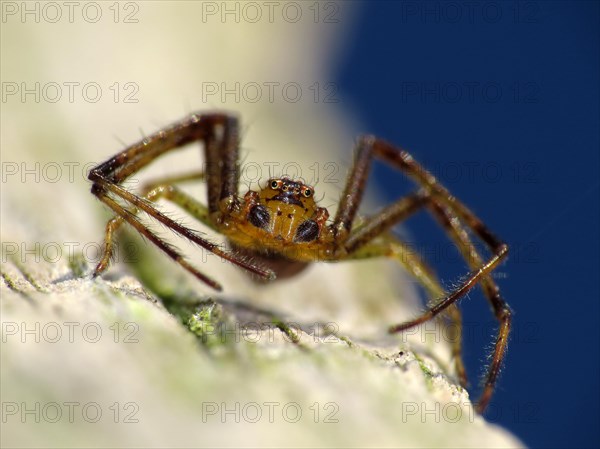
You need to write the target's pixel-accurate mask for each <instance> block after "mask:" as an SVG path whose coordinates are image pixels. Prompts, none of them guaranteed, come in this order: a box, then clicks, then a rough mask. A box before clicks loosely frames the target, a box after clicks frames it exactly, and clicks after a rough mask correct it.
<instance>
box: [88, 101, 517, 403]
mask: <svg viewBox="0 0 600 449" xmlns="http://www.w3.org/2000/svg"><path fill="white" fill-rule="evenodd" d="M239 140H240V138H239V123H238V119H237V117H235V116H233V115H229V114H225V113H196V114H192V115H190V116H188V117H186V118H185V119H183V120H181V121H179V122H176V123H174V124H173V125H171V126H169V127H166V128H164V129H162V130H160V131H158V132H156V133H155V134H153V135H151V136H149V137H147V138H145V139H143V140H142V141H140V142H138V143H136V144H134V145H131V146H130V147H128V148H126V149H125V150H123V151H122V152H120V153H118V154H117V155H115V156H113V157H111V158H110V159H108V160H107V161H106V162H104V163H102V164H100V165H98V166H96V167H95V168H93V169H92V170H91V171H90V173H89V179H90V180H91V181H92V182H93V186H92V193H93V194H94V195H95V196H96V197H98V198H99V199H100V200H101V201H102V202H103V203H105V204H106V205H107V206H108V207H109V208H110V209H112V210H113V211H114V212H115V213H116V216H115V217H114V218H113V219H111V220H110V221H109V222H108V224H107V226H106V231H105V240H104V245H103V255H102V258H101V259H100V261H99V263H98V265H97V266H96V268H95V270H94V272H93V276H94V277H95V276H98V275H100V274H101V273H103V272H104V271H105V270H106V269H107V267H108V266H109V263H110V260H111V256H112V255H113V251H114V249H113V248H114V239H115V238H114V236H115V232H116V231H117V230H118V228H119V227H120V226H121V224H123V223H124V222H127V223H128V224H129V225H131V226H132V227H133V228H134V229H136V230H137V231H138V232H139V233H140V234H142V235H143V236H144V237H146V238H147V239H148V240H150V241H151V242H152V243H154V244H155V245H156V246H157V247H158V248H159V249H160V250H162V251H163V252H164V253H165V254H166V255H167V256H169V257H170V258H171V259H173V260H174V261H175V262H176V263H178V264H179V265H181V266H182V267H183V268H185V269H186V270H187V271H189V272H190V273H192V274H193V275H194V276H195V277H196V278H198V279H199V280H200V281H202V282H204V283H205V284H207V285H209V286H210V287H212V288H213V289H216V290H221V289H222V287H221V285H220V284H219V283H218V282H217V281H215V280H213V279H212V278H210V277H209V276H207V275H205V274H204V273H202V272H201V271H199V270H198V269H197V268H196V267H194V266H193V265H192V264H190V263H189V262H187V261H186V259H184V257H183V256H182V255H181V254H180V252H179V251H178V250H177V249H176V248H174V247H173V246H171V245H170V244H168V243H166V242H165V241H164V240H162V239H161V238H160V237H158V236H157V235H156V234H155V233H154V232H153V231H152V230H151V229H149V228H148V227H147V226H146V225H145V224H144V223H143V222H142V221H140V219H139V218H138V215H137V214H138V212H139V211H143V212H145V213H146V214H148V215H149V216H150V217H153V218H154V219H156V220H158V221H159V222H160V223H162V224H164V225H165V226H167V227H168V228H170V229H172V230H173V231H174V232H176V233H177V234H179V235H180V236H182V237H184V238H186V239H189V240H190V241H191V242H193V243H195V244H197V245H199V246H200V247H201V248H204V249H206V250H208V251H210V252H212V253H214V254H216V255H217V256H219V257H221V258H223V259H225V260H227V261H229V262H231V263H233V264H235V265H237V266H239V267H241V268H243V269H244V270H247V271H248V272H250V273H252V274H254V275H255V276H258V278H260V279H263V280H274V279H275V278H277V277H279V278H281V277H286V276H292V275H293V274H295V273H297V272H298V271H300V270H302V269H303V268H304V267H306V266H307V265H308V264H310V263H312V262H316V261H326V262H336V261H343V260H357V259H367V258H374V257H389V258H392V259H395V260H397V261H398V262H399V263H401V264H402V265H403V266H404V267H405V268H406V269H407V270H408V271H409V273H410V274H411V275H412V276H414V277H415V278H416V279H417V280H418V281H419V282H420V283H421V284H422V285H423V286H424V288H425V289H426V290H427V291H428V293H429V295H430V296H431V297H432V298H437V300H436V301H435V305H434V306H432V307H430V308H428V309H427V310H426V311H425V312H424V313H423V314H422V315H420V316H418V317H416V318H414V319H413V320H411V321H408V322H405V323H402V324H398V325H394V326H391V327H390V328H389V329H388V331H389V332H390V333H396V332H402V331H405V330H407V329H409V328H412V327H413V326H417V325H419V324H422V323H424V322H426V321H429V320H431V319H433V318H434V317H438V316H440V314H441V313H442V312H447V313H448V316H449V317H450V318H451V319H452V320H453V321H454V322H455V324H457V325H458V326H457V329H458V331H457V334H458V335H457V338H456V339H454V341H453V343H452V355H453V358H454V361H455V367H456V372H457V376H458V378H459V381H460V383H461V384H462V385H463V386H465V385H466V382H467V377H466V372H465V368H464V365H463V362H462V357H461V338H460V337H461V327H460V324H461V315H460V312H459V311H458V308H457V307H456V303H457V301H458V300H459V299H460V298H461V297H462V296H464V295H465V293H466V292H467V291H469V290H470V289H471V288H473V287H474V286H475V285H476V284H478V283H479V284H480V285H481V287H482V289H483V292H484V294H485V296H486V298H487V300H488V301H489V302H490V304H491V307H492V309H493V313H494V315H495V317H496V319H497V320H498V322H499V328H498V333H497V337H496V342H495V345H494V349H493V352H492V354H491V362H490V364H489V367H488V369H487V373H486V374H485V377H484V381H483V387H482V392H481V395H480V398H479V400H478V401H477V410H478V411H479V412H480V413H483V411H484V410H485V408H486V407H487V405H488V404H489V402H490V399H491V397H492V394H493V392H494V388H495V384H496V380H497V377H498V373H499V371H500V367H501V365H502V361H503V359H504V356H505V353H506V348H507V343H508V335H509V331H510V327H511V310H510V308H509V307H508V304H507V303H506V302H505V301H504V299H503V298H502V297H501V295H500V291H499V289H498V286H497V285H496V282H495V281H494V279H493V277H492V276H491V272H492V271H493V270H494V269H495V268H496V267H497V266H498V265H499V263H500V262H501V261H502V260H503V259H504V258H505V256H506V254H507V252H508V246H507V245H506V244H505V243H503V242H502V241H500V240H499V239H498V238H497V237H495V236H494V234H492V233H491V232H490V231H489V230H488V228H487V227H486V226H485V225H484V224H483V223H482V221H481V220H480V219H479V218H477V217H476V216H475V214H473V212H471V211H470V210H469V209H468V208H467V207H466V206H465V205H464V204H463V203H462V202H460V201H459V200H458V199H456V198H455V197H454V196H452V195H451V194H450V192H449V191H448V190H447V189H446V188H445V187H444V186H443V185H442V184H440V182H438V181H437V180H436V178H435V177H434V176H433V175H432V174H431V173H429V172H428V171H426V170H425V169H424V168H422V167H421V165H419V164H418V163H417V162H416V161H415V160H414V159H413V158H412V156H411V155H410V154H409V153H408V152H406V151H405V150H402V149H401V148H398V147H396V146H393V145H391V144H390V143H387V142H386V141H384V140H382V139H379V138H376V137H374V136H368V135H367V136H362V137H360V138H359V139H358V141H357V145H356V151H355V159H354V162H353V165H352V168H351V169H350V172H349V174H348V178H347V181H346V185H345V188H344V191H343V194H342V197H341V200H340V203H339V206H338V208H337V211H336V214H335V217H334V218H333V221H332V222H329V223H328V218H329V213H328V211H327V209H325V208H323V207H318V205H317V203H316V201H315V199H314V189H313V188H312V187H311V186H309V185H306V184H304V183H303V182H301V181H298V180H293V179H289V178H287V177H280V178H271V179H269V180H268V182H267V184H266V185H265V186H264V187H262V188H261V189H260V190H259V191H253V190H249V191H248V192H247V193H246V194H245V195H244V196H243V197H240V196H239V195H238V183H239V176H240V170H239V164H238V152H239ZM195 141H198V142H201V143H202V144H203V147H204V154H205V160H206V170H204V171H197V172H194V173H191V174H188V175H182V176H178V177H171V178H165V179H162V180H158V181H156V182H153V183H150V184H147V185H146V186H145V187H144V188H143V189H142V194H141V196H138V195H135V194H134V193H132V192H130V191H129V190H127V189H126V188H124V187H123V186H122V185H121V184H122V183H123V181H125V180H126V179H127V178H128V177H129V176H131V175H133V174H134V173H136V172H137V171H139V170H140V169H142V168H143V167H145V166H146V165H148V164H149V163H151V162H152V161H154V160H155V159H157V158H158V157H159V156H161V155H163V154H165V153H167V152H169V151H171V150H175V149H178V148H180V147H182V146H185V145H186V144H188V143H191V142H195ZM374 158H379V159H381V160H382V161H384V162H387V163H388V164H390V165H392V166H393V167H395V168H396V169H398V170H399V171H401V172H403V173H404V174H405V175H407V176H408V177H409V178H412V180H413V181H415V182H416V184H417V185H418V186H419V188H417V189H416V190H415V191H414V192H413V193H411V194H409V195H407V196H405V197H402V198H400V199H398V200H396V201H395V202H394V203H392V204H391V205H389V206H387V207H386V208H384V209H383V210H382V211H380V212H379V213H377V214H376V215H374V216H371V217H368V218H366V219H365V220H364V221H363V222H362V223H361V224H359V225H357V220H355V219H356V218H357V212H358V208H359V205H360V203H361V200H362V198H363V193H364V190H365V186H366V183H367V177H368V174H369V169H370V166H371V163H372V161H373V159H374ZM194 180H195V181H206V183H207V191H208V195H207V196H208V198H207V205H204V204H202V203H200V202H199V201H197V200H196V199H194V198H192V197H191V196H189V195H188V194H186V193H185V192H184V191H182V190H181V189H179V188H178V187H177V186H176V184H178V183H181V182H184V181H194ZM161 198H162V199H167V200H170V201H171V202H173V203H174V204H176V205H177V206H178V207H180V208H182V209H183V210H185V211H187V212H188V213H190V214H191V215H192V216H193V217H195V218H196V219H197V220H199V221H200V222H202V223H203V224H205V225H206V226H208V227H209V228H211V229H213V230H214V231H216V232H219V233H221V234H223V235H224V236H225V237H226V239H227V241H228V242H229V244H230V246H231V247H232V249H231V250H226V249H224V248H223V247H222V246H220V245H217V244H215V243H212V242H210V241H209V240H206V239H205V238H204V237H201V236H200V235H199V234H198V233H197V232H195V231H193V230H191V229H189V228H187V227H185V226H183V225H182V224H180V223H178V222H177V221H174V220H173V219H171V218H169V217H168V216H167V215H165V214H164V213H162V212H160V211H159V210H158V209H156V208H155V207H154V206H153V204H152V203H153V202H155V201H157V200H159V199H161ZM122 203H125V205H122ZM420 209H427V210H428V211H429V212H430V213H431V214H432V215H433V217H434V218H435V219H436V220H437V221H438V222H439V223H440V225H441V226H442V227H443V229H444V230H445V231H446V232H447V234H448V236H449V238H450V239H451V240H452V241H453V242H454V244H455V245H456V246H457V248H458V249H459V251H460V252H461V254H462V256H463V257H464V258H465V259H466V261H467V263H468V264H469V266H470V269H471V270H472V271H471V272H470V273H469V274H468V276H467V277H466V278H465V280H463V281H461V284H460V285H459V286H458V287H456V288H455V289H453V290H452V291H446V290H445V289H444V288H443V287H442V286H441V285H440V283H439V281H438V280H437V278H436V276H435V275H434V274H433V271H432V270H431V268H429V267H428V266H427V265H426V264H425V262H424V261H423V260H422V259H421V258H420V257H419V256H418V255H417V254H415V253H414V252H413V251H410V250H409V248H408V246H407V244H406V243H405V242H403V241H402V240H400V239H399V238H398V237H397V236H395V235H394V234H392V233H391V228H392V227H393V226H395V225H396V224H398V223H399V222H401V221H403V220H405V219H407V218H408V217H409V216H411V215H412V214H414V213H415V212H417V211H418V210H420ZM472 234H474V235H475V236H477V237H478V238H479V239H481V241H483V242H484V243H485V244H486V246H487V247H488V248H489V250H490V252H491V256H490V257H489V258H488V259H487V260H485V259H483V257H482V256H481V255H480V254H479V252H478V250H477V249H476V247H475V245H474V243H473V241H472V240H471V235H472Z"/></svg>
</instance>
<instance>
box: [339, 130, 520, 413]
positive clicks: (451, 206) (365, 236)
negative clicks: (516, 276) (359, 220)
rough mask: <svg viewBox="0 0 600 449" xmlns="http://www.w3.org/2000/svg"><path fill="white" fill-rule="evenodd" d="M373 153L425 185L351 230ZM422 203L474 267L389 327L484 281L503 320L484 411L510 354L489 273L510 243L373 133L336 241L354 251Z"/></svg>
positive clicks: (363, 142)
mask: <svg viewBox="0 0 600 449" xmlns="http://www.w3.org/2000/svg"><path fill="white" fill-rule="evenodd" d="M373 157H378V158H380V159H382V160H383V161H385V162H388V163H389V164H391V165H393V166H394V167H396V168H397V169H399V170H400V171H402V172H404V173H405V174H406V175H407V176H408V177H410V178H412V179H413V180H415V181H416V182H417V183H418V184H419V185H420V186H421V190H419V191H418V192H417V193H415V194H413V195H412V196H409V197H407V198H404V199H401V200H398V201H397V202H396V203H394V204H392V205H391V206H389V207H388V208H386V209H385V210H384V211H383V212H381V213H380V214H378V215H376V216H374V217H372V218H371V219H369V220H368V221H367V222H366V223H365V224H364V225H363V226H361V227H360V228H359V229H357V230H356V231H352V223H353V221H354V218H355V217H356V213H357V211H358V206H359V204H360V201H361V199H362V195H363V192H364V188H365V185H366V181H367V177H368V174H369V169H370V164H371V161H372V159H373ZM424 206H426V207H428V208H429V209H430V210H431V211H432V212H433V215H434V216H435V217H436V219H438V221H439V222H440V223H441V224H442V226H443V227H444V229H445V230H446V231H448V233H449V234H450V236H451V238H452V239H453V240H454V242H455V243H456V244H457V246H458V247H459V249H460V251H461V253H462V254H463V255H468V256H469V257H468V261H469V264H470V265H471V267H472V268H473V270H474V271H473V272H471V273H470V274H469V276H468V277H467V279H466V280H465V281H463V282H462V283H461V285H460V286H458V288H456V289H455V290H454V291H452V292H450V294H449V295H447V296H445V297H443V298H441V299H440V300H439V301H438V302H437V304H435V305H434V306H433V307H432V308H430V309H429V310H428V311H427V312H425V313H424V314H423V315H421V316H420V317H418V318H416V319H414V320H412V321H410V322H408V323H404V324H401V325H397V326H393V327H391V328H390V332H401V331H403V330H406V329H409V328H411V327H413V326H417V325H419V324H421V323H424V322H425V321H428V320H430V319H432V318H433V317H435V316H437V315H438V314H440V313H441V312H443V311H444V310H447V309H448V307H450V306H452V305H453V304H455V303H456V302H457V301H458V300H459V299H460V298H461V297H462V296H464V295H465V293H466V292H468V291H469V290H470V289H471V288H473V287H474V286H475V285H476V284H477V283H478V282H481V283H482V286H483V290H484V293H485V295H486V298H487V299H488V300H489V301H490V303H491V305H492V308H493V310H494V314H495V316H496V318H497V320H498V321H499V323H500V328H499V330H498V336H497V339H496V344H495V349H494V353H493V356H492V362H491V364H490V367H489V369H488V372H487V375H486V380H485V385H484V388H483V392H482V394H481V397H480V399H479V402H478V409H479V411H483V410H484V409H485V408H486V406H487V405H488V403H489V400H490V398H491V395H492V393H493V391H494V387H495V384H496V380H497V376H498V372H499V370H500V367H501V365H502V361H503V359H504V356H505V353H506V347H507V343H508V334H509V331H510V326H511V311H510V308H509V307H508V305H507V304H506V302H505V301H504V300H503V299H502V297H501V296H500V292H499V289H498V286H497V285H496V283H495V281H494V280H493V278H492V277H491V275H490V273H491V272H492V271H493V270H494V269H495V268H496V267H497V266H498V264H499V263H500V262H501V261H502V260H503V259H504V257H505V256H506V254H507V252H508V247H507V245H506V244H504V243H502V242H501V241H500V240H498V239H497V238H496V237H495V236H494V235H493V234H492V233H491V232H490V231H489V230H488V229H487V228H486V227H485V225H484V224H483V223H482V222H481V220H479V218H477V217H476V216H475V214H473V213H472V212H471V211H470V210H469V209H468V208H467V207H466V206H465V205H464V204H462V203H461V202H460V201H458V200H457V199H456V198H455V197H454V196H452V195H451V194H450V193H449V192H448V190H447V189H446V188H445V187H444V186H442V185H441V184H440V183H439V182H438V181H437V180H436V179H435V177H434V176H433V175H432V174H431V173H429V172H428V171H426V170H425V169H424V168H423V167H421V166H420V165H419V164H418V163H417V162H416V161H415V160H414V159H413V158H412V156H411V155H410V154H408V152H406V151H404V150H401V149H399V148H396V147H394V146H392V145H390V144H389V143H387V142H385V141H383V140H380V139H377V138H375V137H372V136H366V137H362V138H361V139H360V140H359V143H358V151H357V154H356V160H355V162H354V165H353V167H352V170H351V172H350V174H349V177H348V181H347V183H346V187H345V190H344V193H343V196H342V201H341V203H340V207H339V209H338V212H337V214H336V217H335V220H334V223H333V224H332V228H333V230H334V232H335V235H336V238H337V245H338V246H339V247H341V248H344V250H345V252H347V253H348V254H352V252H355V251H357V250H359V249H360V248H361V247H363V246H365V245H367V244H368V243H369V242H370V241H371V240H372V239H373V238H375V237H376V236H378V235H380V234H381V233H383V232H385V231H388V230H389V229H390V228H391V227H392V226H394V225H395V224H396V223H398V222H399V221H401V220H403V219H405V218H406V217H408V216H409V215H410V214H412V213H413V212H415V211H416V210H418V209H419V208H421V207H424ZM465 226H466V227H467V228H468V229H470V230H472V231H473V232H474V233H475V234H476V235H477V236H479V238H480V239H481V240H482V241H483V242H484V243H485V244H486V245H487V246H488V247H489V248H490V250H491V251H492V253H493V254H492V256H491V258H490V259H489V260H487V261H486V262H484V261H483V259H482V258H481V256H479V253H478V251H477V249H476V248H475V246H474V245H473V244H472V242H471V241H470V239H469V237H468V232H467V231H466V229H465Z"/></svg>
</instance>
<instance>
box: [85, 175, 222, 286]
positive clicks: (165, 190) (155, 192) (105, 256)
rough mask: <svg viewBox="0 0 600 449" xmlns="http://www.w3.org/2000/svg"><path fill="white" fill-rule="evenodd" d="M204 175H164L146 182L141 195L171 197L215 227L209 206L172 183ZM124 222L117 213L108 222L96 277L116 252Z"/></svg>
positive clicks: (150, 197) (155, 197)
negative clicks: (183, 194) (118, 232)
mask: <svg viewBox="0 0 600 449" xmlns="http://www.w3.org/2000/svg"><path fill="white" fill-rule="evenodd" d="M204 177H205V176H204V172H193V173H189V174H185V175H178V176H169V177H164V178H161V179H157V180H154V181H151V182H148V183H146V184H145V185H144V186H143V187H142V189H141V195H142V197H143V198H144V199H146V200H148V201H152V202H156V201H158V200H159V199H160V198H163V197H166V198H167V199H171V200H172V201H173V202H175V203H178V204H179V206H180V207H182V209H184V210H186V211H187V212H189V213H190V214H191V215H192V216H193V217H194V218H196V219H198V220H199V221H201V222H202V223H204V224H205V225H207V226H209V227H211V228H213V229H214V225H213V223H212V221H211V220H210V219H209V216H208V210H207V208H206V207H205V206H204V205H202V204H200V203H199V202H197V201H195V200H193V199H191V198H189V197H188V198H187V199H183V198H180V196H181V195H180V193H182V192H181V191H180V190H179V189H175V188H174V187H173V186H172V184H175V183H181V182H186V181H202V180H203V179H204ZM186 196H187V195H186ZM190 200H191V201H190ZM192 201H193V203H192ZM130 212H131V213H132V214H134V215H135V214H137V213H138V209H136V208H134V209H132V210H131V211H130ZM123 222H124V219H123V217H122V216H120V215H115V216H114V217H113V218H112V219H111V220H109V221H108V223H107V224H106V229H105V233H104V245H103V250H102V257H101V258H100V261H99V262H98V264H97V265H96V268H95V269H94V273H93V276H94V277H96V276H99V275H100V274H102V273H103V272H104V271H105V270H106V269H107V268H108V266H109V264H110V261H111V259H112V256H113V253H114V240H115V236H116V233H117V231H118V230H119V228H120V227H121V225H122V224H123Z"/></svg>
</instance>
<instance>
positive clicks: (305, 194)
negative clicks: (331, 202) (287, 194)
mask: <svg viewBox="0 0 600 449" xmlns="http://www.w3.org/2000/svg"><path fill="white" fill-rule="evenodd" d="M312 194H313V191H312V189H309V188H308V187H307V188H305V189H304V190H303V191H302V195H304V196H305V197H306V198H310V197H311V196H312Z"/></svg>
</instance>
